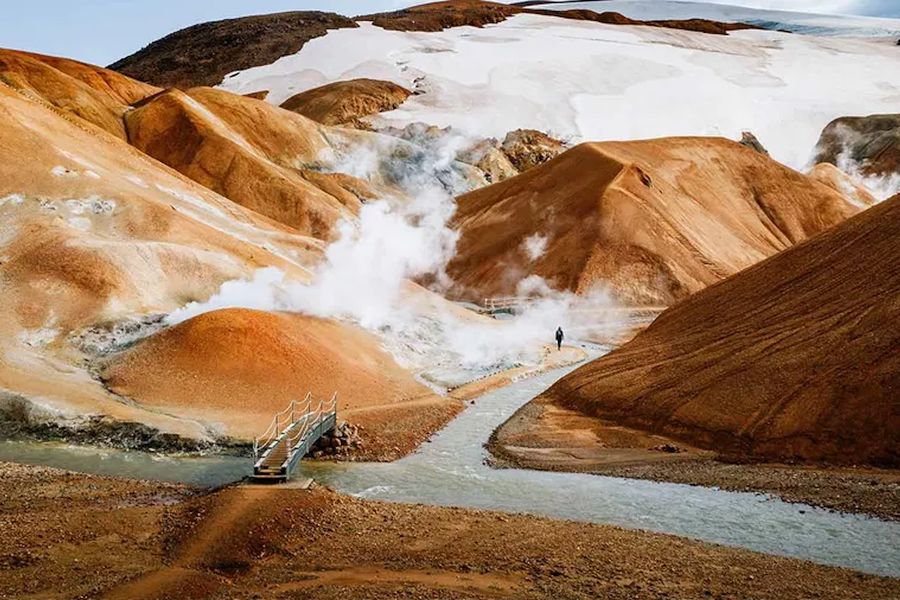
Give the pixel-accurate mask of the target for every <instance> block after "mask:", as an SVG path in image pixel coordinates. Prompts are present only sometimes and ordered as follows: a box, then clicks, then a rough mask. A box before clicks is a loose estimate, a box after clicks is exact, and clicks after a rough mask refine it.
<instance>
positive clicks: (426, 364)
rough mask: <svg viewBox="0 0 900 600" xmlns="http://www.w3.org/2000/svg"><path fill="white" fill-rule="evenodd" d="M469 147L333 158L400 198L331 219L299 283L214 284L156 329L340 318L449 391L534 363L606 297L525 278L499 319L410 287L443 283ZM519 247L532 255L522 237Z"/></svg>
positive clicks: (591, 321)
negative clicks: (203, 317) (216, 316)
mask: <svg viewBox="0 0 900 600" xmlns="http://www.w3.org/2000/svg"><path fill="white" fill-rule="evenodd" d="M472 143H473V142H472V140H469V139H467V138H465V137H463V136H460V135H455V134H452V133H451V134H447V135H444V136H441V138H439V139H430V140H429V141H428V143H427V144H421V145H420V144H416V145H415V146H413V145H409V144H406V143H405V142H404V143H402V144H399V145H397V144H394V143H392V140H391V139H388V141H384V142H380V145H373V146H370V147H368V148H365V149H364V150H359V151H355V152H353V153H352V154H348V155H346V156H344V157H340V158H338V159H336V160H334V161H333V165H334V166H333V170H334V171H338V172H344V173H350V174H353V175H355V176H358V177H363V178H366V179H369V180H374V181H379V182H383V183H387V184H390V185H394V186H396V187H397V188H399V189H400V190H402V192H403V194H402V195H398V196H397V197H387V198H384V199H382V200H379V201H376V202H370V203H367V204H366V205H364V206H363V208H362V210H361V211H360V214H359V218H358V220H352V221H350V220H348V221H344V222H342V223H340V224H339V226H338V239H337V240H336V241H335V242H333V243H332V244H331V245H329V246H328V248H327V249H326V251H325V257H324V260H323V261H322V262H321V264H320V265H319V266H318V268H317V269H316V271H315V274H314V278H313V281H312V283H311V284H310V285H304V284H301V283H297V282H293V281H289V280H287V279H286V278H285V275H284V273H282V272H281V271H280V270H278V269H276V268H273V267H270V268H264V269H260V270H259V271H257V272H256V273H255V275H254V277H253V278H252V279H250V280H240V281H229V282H226V283H225V284H223V285H222V287H221V289H220V290H219V292H218V293H217V294H215V295H214V296H212V297H211V298H209V299H208V300H207V301H205V302H202V303H196V302H195V303H190V304H188V305H187V306H185V307H183V308H181V309H179V310H177V311H175V312H173V313H172V314H171V315H169V317H168V322H170V323H173V324H174V323H178V322H181V321H183V320H186V319H188V318H191V317H193V316H196V315H198V314H200V313H203V312H208V311H211V310H216V309H220V308H226V307H245V308H255V309H262V310H285V311H294V312H301V313H305V314H309V315H313V316H318V317H323V318H338V319H344V320H348V321H352V322H355V323H358V324H359V325H360V326H362V327H364V328H365V329H367V330H369V331H372V332H374V333H376V334H377V335H379V336H380V337H381V339H382V341H383V344H384V346H385V347H386V349H387V350H388V351H390V352H391V353H392V354H393V356H394V357H395V359H396V360H397V361H398V362H399V363H400V364H402V365H403V366H405V367H407V368H411V369H414V370H417V371H419V372H420V373H422V374H423V375H424V377H425V378H426V379H428V380H432V381H440V382H442V383H448V382H450V383H452V380H453V379H454V375H453V373H454V372H457V371H459V369H460V368H462V369H468V370H476V371H489V370H493V369H497V368H504V367H508V366H512V365H516V364H528V363H534V362H537V361H538V360H539V357H540V348H541V346H543V345H545V344H549V343H551V342H552V340H553V332H554V331H555V329H556V327H557V326H562V327H563V328H564V329H567V330H569V331H572V332H575V331H577V330H579V329H581V328H585V327H587V326H589V325H596V320H597V319H596V312H593V313H590V316H588V313H586V312H585V311H586V309H589V308H591V309H592V308H602V307H610V306H612V301H611V299H610V297H609V296H608V295H607V294H605V293H603V291H601V290H598V291H597V292H596V293H593V294H588V295H587V296H576V295H574V294H571V293H562V292H557V291H554V290H552V289H550V287H549V286H548V285H547V284H546V282H544V281H543V280H541V279H540V278H538V277H531V278H529V279H527V280H525V281H523V282H522V286H521V287H520V292H522V293H523V294H527V295H529V296H532V297H533V298H535V300H534V301H533V302H532V303H531V304H530V305H529V307H528V309H527V310H526V311H525V313H524V314H522V315H520V316H518V317H516V318H514V319H509V320H506V321H503V322H500V321H495V320H493V319H487V318H479V317H475V316H474V315H472V314H469V313H467V312H466V311H463V310H460V309H457V308H456V307H454V306H452V305H450V304H448V303H444V302H439V301H435V299H430V300H429V299H428V297H427V294H423V293H416V291H415V286H413V285H412V284H411V283H410V281H411V280H420V281H421V280H426V279H427V280H428V281H429V282H430V283H429V287H431V288H432V289H433V290H434V291H437V292H440V291H442V290H443V289H446V287H447V285H448V284H449V280H448V278H447V275H446V273H445V267H446V265H447V263H448V262H449V260H450V259H451V258H452V257H453V254H454V252H455V245H456V241H457V237H458V236H457V233H456V232H455V231H454V230H452V229H451V228H450V227H449V226H448V224H449V221H450V219H451V218H452V216H453V213H454V212H455V209H456V204H455V200H454V196H455V195H458V194H460V193H463V192H465V191H468V189H470V187H471V183H470V181H471V179H470V177H469V174H468V173H467V171H466V169H468V168H470V167H469V166H468V165H464V164H462V163H459V162H457V161H456V156H457V154H458V153H459V152H460V151H461V150H463V149H465V148H466V147H469V146H470V145H471V144H472ZM527 243H529V244H530V245H533V246H535V253H537V254H539V253H540V252H542V250H543V248H540V249H538V248H537V247H536V246H537V245H538V244H536V243H535V241H534V240H532V241H530V242H527ZM544 243H546V242H544ZM600 325H601V326H603V327H605V328H606V329H614V328H615V327H616V325H615V323H613V322H609V323H602V324H600Z"/></svg>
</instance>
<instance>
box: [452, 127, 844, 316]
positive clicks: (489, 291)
mask: <svg viewBox="0 0 900 600" xmlns="http://www.w3.org/2000/svg"><path fill="white" fill-rule="evenodd" d="M858 210H859V208H858V207H857V206H855V205H854V204H852V203H851V202H849V201H848V200H847V199H846V198H845V197H844V196H843V195H842V194H840V193H839V192H837V191H836V190H834V189H832V188H829V187H827V186H825V185H822V184H820V183H818V182H816V181H814V180H812V179H810V178H808V177H806V176H804V175H801V174H800V173H797V172H795V171H792V170H790V169H787V168H786V167H784V166H782V165H780V164H778V163H776V162H775V161H773V160H771V159H769V158H768V157H766V156H764V155H762V154H760V153H758V152H754V151H753V150H749V149H747V148H745V147H744V146H741V145H740V144H737V143H735V142H731V141H728V140H724V139H719V138H664V139H660V140H644V141H640V142H602V143H593V144H582V145H580V146H577V147H576V148H574V149H572V150H569V151H567V152H565V153H563V154H562V155H560V156H558V157H557V158H555V159H553V160H551V161H550V162H547V163H545V164H543V165H541V166H538V167H535V168H534V169H531V170H530V171H528V172H526V173H524V174H522V175H519V176H518V177H514V178H512V179H509V180H506V181H504V182H502V183H499V184H496V185H493V186H490V187H487V188H482V189H480V190H476V191H474V192H471V193H469V194H466V195H464V196H462V197H460V198H459V201H458V210H457V213H456V215H455V217H454V226H455V227H457V228H458V229H459V231H460V239H459V242H458V244H457V254H456V256H455V258H454V259H453V260H452V261H451V263H450V264H449V266H448V269H447V272H448V274H449V275H450V276H451V277H452V278H453V279H454V281H455V282H456V287H455V292H456V294H457V295H459V296H461V297H465V298H468V299H472V300H476V301H477V300H480V299H481V298H483V297H486V296H505V295H510V294H514V293H516V291H517V286H518V285H519V283H520V282H521V281H522V280H523V279H525V278H526V277H528V276H530V275H538V276H540V277H542V278H544V279H545V280H547V282H548V283H549V284H550V285H551V287H554V288H556V289H565V290H571V291H574V292H579V293H587V292H589V291H590V290H591V289H592V288H593V287H595V286H597V285H604V286H609V287H611V288H612V291H613V292H614V293H615V295H616V296H617V297H618V298H619V299H620V300H621V301H623V302H626V303H629V304H649V305H658V304H670V303H672V302H675V301H677V300H680V299H683V298H685V297H686V296H688V295H689V294H691V293H694V292H697V291H698V290H700V289H702V288H704V287H705V286H707V285H710V284H712V283H715V282H717V281H719V280H721V279H723V278H725V277H727V276H728V275H731V274H733V273H736V272H737V271H740V270H741V269H744V268H746V267H748V266H750V265H752V264H754V263H756V262H758V261H760V260H762V259H763V258H765V257H767V256H771V255H772V254H775V253H776V252H779V251H781V250H784V249H786V248H788V247H790V246H791V245H793V244H795V243H797V242H799V241H801V240H803V239H805V238H806V237H808V236H810V235H813V234H815V233H817V232H819V231H822V230H823V229H827V228H828V227H830V226H832V225H835V224H837V223H839V222H841V221H843V220H844V219H846V218H847V217H849V216H851V215H853V214H855V213H856V212H857V211H858ZM529 244H532V245H533V248H536V249H537V250H534V249H529Z"/></svg>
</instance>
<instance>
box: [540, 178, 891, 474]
mask: <svg viewBox="0 0 900 600" xmlns="http://www.w3.org/2000/svg"><path fill="white" fill-rule="evenodd" d="M898 256H900V196H895V197H894V198H893V199H891V200H888V201H885V202H883V203H882V204H880V205H877V206H875V207H873V208H870V209H868V210H866V211H864V212H863V213H861V214H859V215H857V216H856V217H854V218H852V219H850V220H848V221H847V222H846V223H843V224H841V225H839V226H837V227H835V228H833V229H831V230H829V231H827V232H825V233H823V234H821V235H819V236H816V237H814V238H812V239H810V240H807V241H806V242H805V243H802V244H799V245H797V246H795V247H794V248H791V249H789V250H786V251H784V252H782V253H780V254H778V255H776V256H774V257H772V258H771V259H769V260H766V261H764V262H762V263H760V264H758V265H756V266H754V267H752V268H750V269H748V270H746V271H743V272H741V273H739V274H737V275H735V276H733V277H731V278H729V279H727V280H725V281H723V282H722V283H720V284H718V285H715V286H712V287H710V288H708V289H706V290H704V291H702V292H700V293H698V294H695V295H694V296H692V297H690V298H689V299H687V300H685V301H684V302H682V303H680V304H678V305H677V306H675V307H673V308H671V309H669V310H667V311H666V312H664V313H663V314H662V315H661V316H660V317H659V318H658V319H657V320H656V321H655V322H654V323H653V324H652V325H651V326H650V328H649V329H647V330H646V331H645V332H643V333H641V334H640V335H638V336H637V337H636V338H635V339H634V340H633V341H631V342H630V343H628V344H626V345H625V346H624V347H622V348H620V349H619V350H616V351H614V352H612V353H610V354H609V355H607V356H605V357H603V358H601V359H599V360H597V361H594V362H592V363H590V364H588V365H586V366H584V367H582V368H580V369H578V370H576V371H574V372H573V373H571V374H570V375H568V376H566V377H565V378H563V379H562V380H561V381H559V382H558V383H557V384H555V385H554V386H553V387H551V388H550V389H549V390H548V391H547V392H546V393H545V394H544V398H545V399H547V400H550V401H552V402H555V403H558V404H560V405H563V406H566V407H570V408H576V409H578V410H580V411H583V412H585V413H587V414H589V415H594V416H597V417H601V418H603V419H606V420H611V421H613V422H617V423H621V424H626V425H629V426H632V427H637V428H641V429H646V430H649V431H651V432H660V433H663V434H667V435H671V436H674V437H677V438H679V439H682V440H685V441H686V442H688V443H691V444H696V445H699V446H701V447H705V448H710V449H714V450H717V451H720V452H722V453H724V454H730V455H733V456H736V457H739V458H765V459H770V460H804V461H827V462H834V463H845V464H860V463H866V464H875V465H884V466H897V465H898V464H900V437H898V436H897V432H898V431H900V405H898V398H900V301H898V299H900V261H898V260H897V257H898Z"/></svg>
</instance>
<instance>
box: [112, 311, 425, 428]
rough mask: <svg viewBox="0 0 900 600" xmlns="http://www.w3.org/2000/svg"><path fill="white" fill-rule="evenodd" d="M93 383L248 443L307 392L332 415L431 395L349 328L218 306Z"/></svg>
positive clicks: (123, 357)
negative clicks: (331, 403) (334, 405)
mask: <svg viewBox="0 0 900 600" xmlns="http://www.w3.org/2000/svg"><path fill="white" fill-rule="evenodd" d="M102 378H103V379H104V381H105V382H106V384H107V385H108V387H109V388H110V389H111V390H113V391H114V392H116V393H117V394H121V395H123V396H126V397H128V398H132V399H133V400H135V401H136V402H138V403H140V404H141V405H144V406H151V407H156V408H159V409H164V410H166V411H167V412H171V413H177V414H179V415H184V416H189V417H192V418H197V419H201V420H204V421H207V422H213V423H222V424H223V425H224V427H225V430H226V433H227V434H229V435H231V436H234V437H241V438H249V437H253V436H256V435H259V434H260V433H262V431H263V430H264V429H265V428H266V426H267V425H268V424H269V422H270V421H271V419H272V417H273V415H274V414H275V413H276V412H278V411H281V410H282V409H283V408H284V407H285V406H287V404H288V402H290V401H291V400H294V399H296V400H302V399H303V397H304V396H305V395H306V393H307V392H312V394H313V397H314V398H316V399H317V400H318V399H325V400H328V399H329V398H331V395H332V394H333V393H334V392H338V398H339V405H338V407H339V411H340V412H341V413H345V412H347V411H354V410H359V409H371V408H372V407H380V406H384V407H385V408H390V407H392V406H394V405H398V404H400V403H401V402H403V401H408V400H412V399H416V398H429V397H432V394H431V392H430V391H429V390H428V389H427V388H426V387H424V386H423V385H421V384H419V383H417V382H416V381H415V380H414V379H413V378H412V376H411V375H410V374H409V373H407V372H406V371H404V370H403V369H401V368H400V367H399V366H398V365H397V364H396V363H395V362H394V361H393V359H392V358H391V357H390V356H389V355H388V354H386V353H385V352H384V351H383V350H382V349H381V348H380V346H379V343H378V341H377V340H376V339H375V338H373V337H372V336H370V335H368V334H366V333H365V332H363V331H362V330H360V329H358V328H354V327H351V326H349V325H344V324H342V323H338V322H336V321H328V320H323V319H317V318H314V317H307V316H302V315H296V314H287V313H270V312H264V311H257V310H247V309H224V310H218V311H214V312H209V313H204V314H201V315H199V316H197V317H194V318H192V319H189V320H187V321H184V322H183V323H179V324H178V325H175V326H173V327H170V328H168V329H165V330H163V331H160V332H158V333H156V334H154V335H153V336H151V337H149V338H147V339H145V340H143V341H142V342H140V343H139V344H137V345H135V346H134V347H132V348H129V349H128V350H125V351H123V352H121V353H119V354H117V355H115V356H114V357H112V358H111V359H110V360H109V361H108V362H107V364H106V365H105V366H104V368H103V371H102Z"/></svg>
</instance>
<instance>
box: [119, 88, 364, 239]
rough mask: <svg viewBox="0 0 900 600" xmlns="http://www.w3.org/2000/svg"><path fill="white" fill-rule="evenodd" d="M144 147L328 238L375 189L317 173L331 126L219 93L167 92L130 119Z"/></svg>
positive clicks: (136, 141) (250, 204) (218, 188)
mask: <svg viewBox="0 0 900 600" xmlns="http://www.w3.org/2000/svg"><path fill="white" fill-rule="evenodd" d="M125 124H126V128H127V130H128V138H129V140H130V141H131V143H132V144H133V145H134V146H135V147H136V148H138V149H140V150H142V151H144V152H146V153H147V154H149V155H150V156H152V157H154V158H156V159H157V160H159V161H161V162H163V163H165V164H167V165H169V166H170V167H172V168H174V169H177V170H178V171H180V172H181V173H183V174H185V175H187V176H188V177H190V178H191V179H193V180H195V181H197V182H198V183H200V184H202V185H204V186H206V187H208V188H209V189H211V190H213V191H215V192H218V193H220V194H222V195H223V196H226V197H227V198H229V199H231V200H233V201H234V202H237V203H238V204H240V205H242V206H245V207H247V208H250V209H252V210H255V211H257V212H259V213H261V214H264V215H266V216H268V217H271V218H272V219H275V220H276V221H279V222H281V223H284V224H286V225H289V226H291V227H293V228H295V229H296V230H297V231H299V232H301V233H304V234H306V235H312V236H314V237H318V238H322V239H326V238H328V237H330V235H331V229H332V226H333V225H334V224H335V223H336V222H337V221H338V220H340V219H341V218H345V217H349V216H352V215H353V214H355V213H356V212H357V211H358V210H359V207H360V205H361V198H366V197H373V196H374V193H373V192H372V190H371V189H370V188H369V186H368V185H367V184H366V183H365V182H363V181H361V180H355V179H354V178H352V177H349V176H340V175H328V174H324V173H319V172H318V171H316V170H313V169H311V168H310V167H311V166H313V165H316V164H318V162H319V157H320V155H322V154H323V153H324V152H325V151H326V150H328V151H330V150H331V146H330V142H329V139H328V138H327V137H326V131H325V130H324V128H323V127H322V126H320V125H318V124H316V123H314V122H313V121H310V120H309V119H306V118H305V117H303V116H301V115H296V114H293V113H291V112H289V111H286V110H281V109H279V108H276V107H273V106H270V105H268V104H266V103H265V102H262V101H260V100H255V99H253V98H246V97H243V96H236V95H234V94H230V93H228V92H223V91H221V90H215V89H212V88H193V89H190V90H187V91H184V92H182V91H179V90H174V89H173V90H168V91H166V92H163V93H161V94H158V95H156V96H153V97H152V98H150V99H148V100H146V101H144V102H142V103H141V104H139V105H138V106H137V107H136V108H135V110H132V111H130V112H129V113H128V114H127V115H126V116H125Z"/></svg>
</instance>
